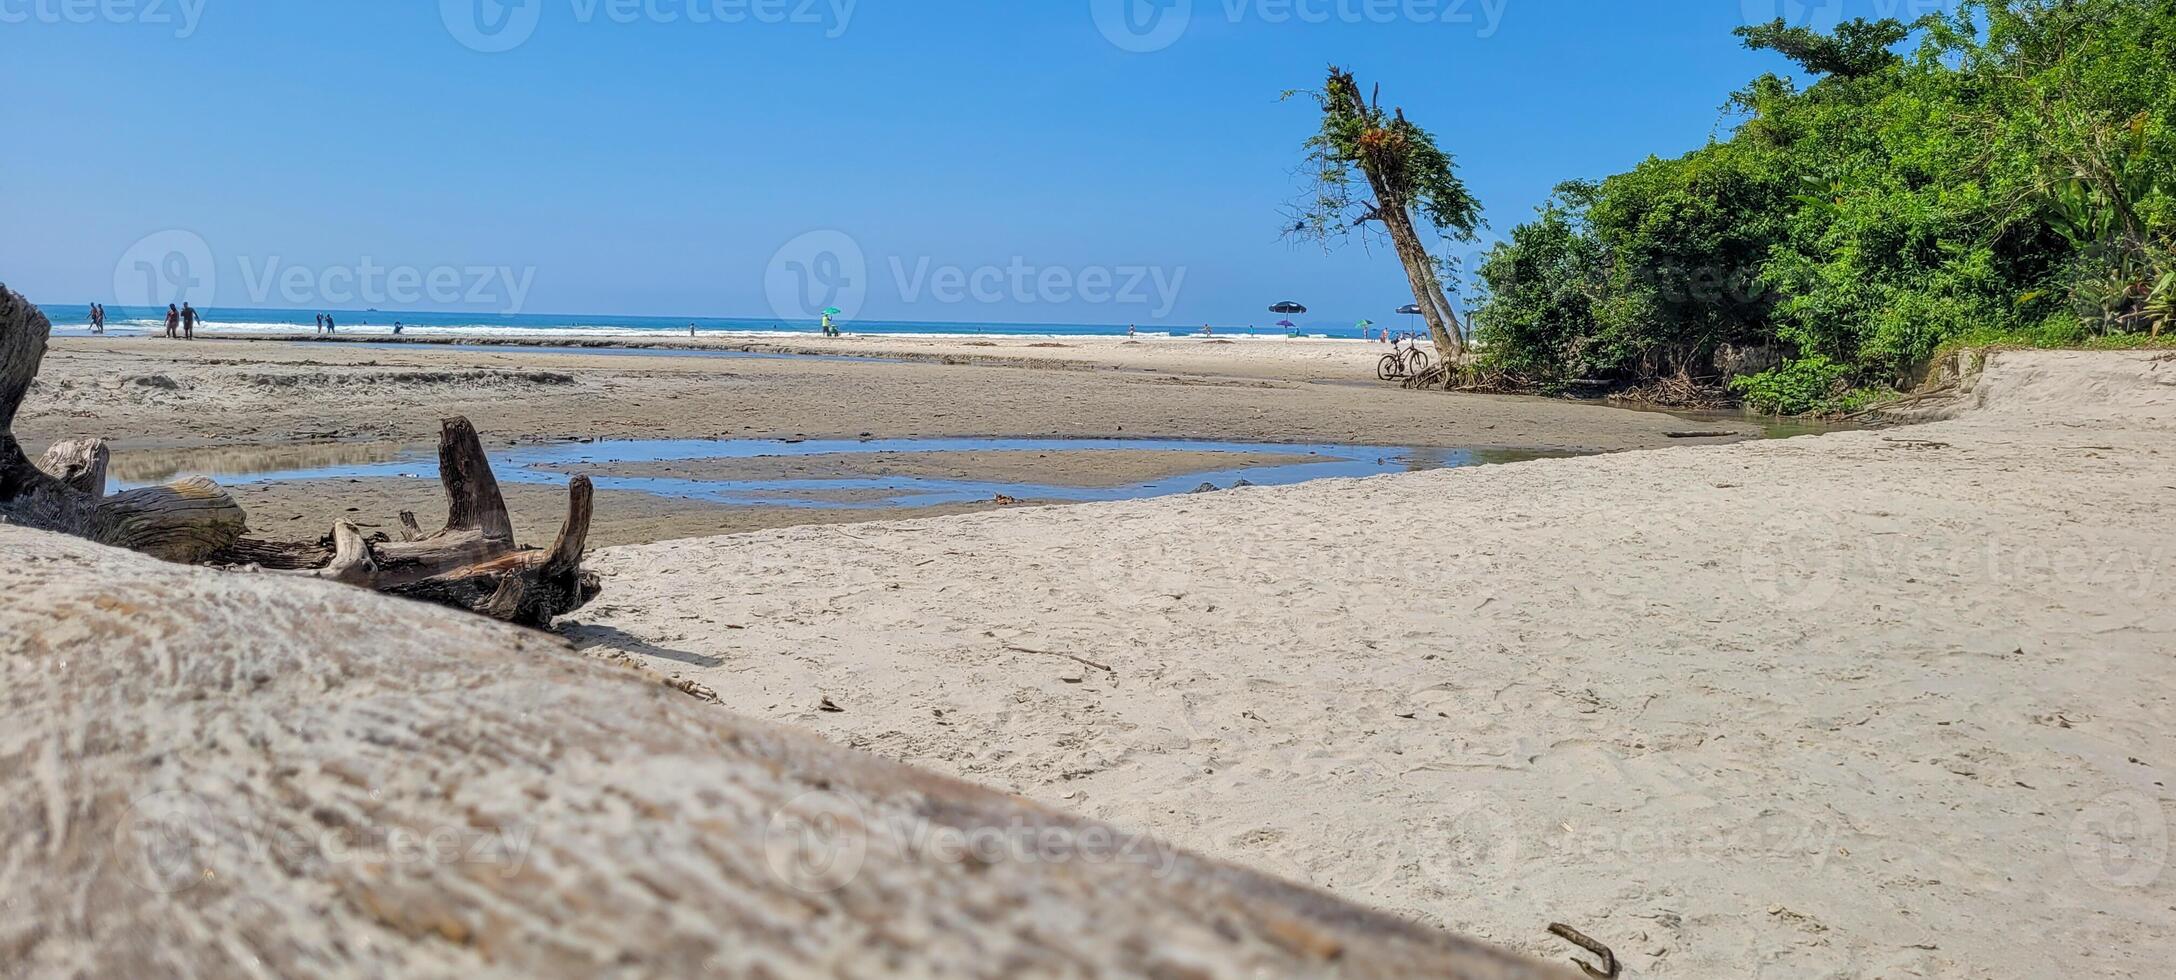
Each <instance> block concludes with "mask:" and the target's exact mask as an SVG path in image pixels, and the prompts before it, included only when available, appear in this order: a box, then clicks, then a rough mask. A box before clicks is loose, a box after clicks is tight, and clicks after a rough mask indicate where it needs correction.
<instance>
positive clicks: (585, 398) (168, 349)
mask: <svg viewBox="0 0 2176 980" xmlns="http://www.w3.org/2000/svg"><path fill="white" fill-rule="evenodd" d="M1326 345H1327V342H1310V343H1307V344H1304V345H1303V344H1301V343H1298V342H1296V343H1295V344H1294V345H1292V346H1291V347H1290V348H1289V349H1286V348H1282V347H1277V346H1274V345H1271V344H1266V343H1265V344H1259V345H1255V346H1253V347H1249V346H1248V345H1243V344H1235V345H1233V348H1235V349H1244V350H1246V351H1248V352H1249V353H1248V354H1247V356H1246V358H1245V359H1244V360H1241V359H1239V358H1238V357H1236V356H1233V357H1223V356H1219V357H1214V358H1207V359H1204V358H1202V357H1201V356H1199V353H1198V352H1196V351H1190V350H1189V349H1187V348H1182V347H1174V348H1171V349H1169V350H1166V349H1163V348H1157V347H1149V346H1147V345H1144V346H1143V348H1142V349H1140V350H1135V349H1131V348H1124V347H1122V346H1113V347H1111V348H1109V349H1108V350H1106V351H1105V353H1106V354H1107V355H1108V357H1110V358H1113V359H1122V360H1123V361H1124V363H1125V364H1127V365H1133V364H1135V363H1137V362H1138V363H1144V364H1146V363H1163V364H1165V367H1164V368H1163V369H1161V370H1148V369H1145V368H1137V367H1131V366H1128V367H1114V366H1108V365H1105V366H1095V365H1090V368H1091V369H1078V368H1081V363H1080V362H1071V361H1069V362H1064V363H1062V364H1050V365H1045V366H1042V367H1024V366H990V365H972V364H965V365H948V364H942V363H922V362H904V361H901V362H887V361H842V360H836V359H822V358H806V359H784V358H780V359H726V358H694V357H669V356H659V357H641V356H625V355H620V356H605V355H595V354H562V353H545V352H538V351H533V350H527V349H524V348H520V347H491V348H477V347H449V346H438V345H420V344H418V345H404V346H402V347H401V348H399V349H383V348H379V347H364V346H361V345H356V344H340V343H309V342H302V343H290V342H275V341H259V340H220V339H212V340H199V341H196V342H194V343H182V342H177V341H166V340H161V339H155V338H144V337H110V338H95V339H87V338H61V339H56V340H55V341H54V342H53V344H52V349H51V351H50V352H49V353H48V354H47V356H46V359H45V366H44V369H43V371H42V372H41V374H40V377H39V381H38V384H37V386H36V387H34V388H33V390H32V392H31V395H30V398H29V400H28V401H27V402H26V403H25V406H24V410H23V414H22V416H21V417H20V418H19V419H18V420H17V422H16V433H17V435H18V436H19V437H21V438H22V439H23V440H24V441H25V442H26V443H29V444H38V443H41V442H44V441H49V440H51V439H57V438H67V437H72V436H83V435H103V436H105V437H107V438H109V439H111V440H113V443H114V447H115V449H116V450H129V449H142V448H175V447H217V446H265V445H271V446H277V445H287V444H295V443H309V442H316V443H327V442H338V443H357V442H388V443H396V444H409V445H413V444H430V443H433V442H435V441H436V438H437V430H438V419H439V418H440V417H441V416H444V415H449V414H456V413H458V414H465V415H467V416H468V417H469V418H470V419H471V420H472V421H474V422H475V423H476V425H477V428H478V430H479V431H481V432H482V433H483V434H484V437H485V438H486V440H487V441H490V442H493V443H495V444H500V445H510V444H513V443H514V442H516V441H519V440H522V439H562V438H844V439H853V438H861V437H864V436H869V437H876V438H891V437H914V436H1021V437H1032V436H1090V437H1111V436H1129V437H1159V438H1203V439H1222V440H1237V441H1258V442H1289V443H1356V444H1363V445H1380V446H1427V447H1443V448H1501V449H1547V450H1564V451H1579V452H1609V451H1616V450H1625V449H1647V448H1655V447H1659V446H1665V445H1676V444H1679V442H1680V440H1675V439H1672V438H1670V437H1669V435H1668V434H1669V433H1672V432H1682V431H1685V430H1688V429H1692V430H1699V431H1722V432H1729V433H1732V438H1750V437H1753V436H1756V435H1758V434H1759V433H1760V432H1761V427H1760V426H1759V425H1757V424H1755V423H1752V422H1746V421H1740V422H1730V423H1718V422H1699V423H1688V422H1686V421H1685V420H1683V419H1679V418H1675V417H1673V416H1669V415H1662V414H1657V413H1651V412H1632V411H1623V410H1618V409H1612V408H1607V407H1602V406H1598V405H1593V404H1583V403H1574V402H1567V401H1559V400H1551V399H1542V398H1522V397H1511V396H1480V395H1444V394H1441V393H1432V392H1409V391H1403V390H1400V389H1398V388H1396V387H1394V386H1390V385H1385V384H1382V383H1379V382H1376V381H1374V380H1373V375H1372V367H1370V365H1371V364H1372V360H1371V357H1370V355H1371V354H1372V353H1374V352H1373V351H1371V350H1370V346H1371V345H1363V344H1359V343H1357V342H1354V343H1348V344H1345V345H1342V346H1343V347H1344V348H1348V349H1345V350H1338V351H1331V352H1324V351H1322V350H1318V349H1317V347H1319V346H1326ZM844 349H845V348H841V350H844ZM1061 353H1070V352H1065V351H1061ZM1326 362H1331V364H1329V365H1326ZM1113 363H1116V361H1115V360H1114V362H1113ZM1242 368H1243V369H1244V372H1245V373H1241V369H1242ZM1707 441H1725V440H1707Z"/></svg>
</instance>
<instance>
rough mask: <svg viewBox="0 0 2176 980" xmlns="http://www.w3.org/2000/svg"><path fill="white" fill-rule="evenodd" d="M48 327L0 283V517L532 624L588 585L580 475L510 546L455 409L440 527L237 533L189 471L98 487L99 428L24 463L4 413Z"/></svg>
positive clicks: (573, 603) (227, 508)
mask: <svg viewBox="0 0 2176 980" xmlns="http://www.w3.org/2000/svg"><path fill="white" fill-rule="evenodd" d="M51 331H52V325H51V323H49V322H48V321H47V320H46V318H45V315H44V314H43V313H41V312H39V310H38V308H37V307H36V306H33V305H31V303H30V302H29V301H28V300H26V299H24V298H23V297H22V296H21V295H20V294H17V293H15V292H14V291H12V290H9V289H8V288H7V287H6V286H5V285H0V520H4V521H5V522H7V523H12V524H21V525H25V526H28V527H34V528H38V529H40V530H47V531H57V532H60V533H63V534H71V535H74V536H76V537H81V538H88V539H90V540H92V541H96V542H99V543H100V544H107V545H113V546H116V547H121V548H126V549H128V550H131V551H138V552H142V553H144V554H147V555H151V556H153V557H156V558H164V559H166V560H168V561H174V562H182V563H185V564H217V565H227V566H255V567H259V568H265V569H274V570H282V571H300V572H308V573H310V574H313V575H316V576H318V577H321V578H328V579H332V580H335V581H339V582H343V583H346V584H349V585H354V586H359V587H363V588H368V589H374V590H377V591H380V592H386V593H390V594H393V595H398V596H403V597H405V598H410V599H417V600H421V601H425V602H435V603H439V604H441V605H448V606H453V607H455V608H460V609H467V610H469V611H472V612H477V613H481V614H483V615H486V616H491V617H493V618H495V619H501V620H505V621H507V622H513V623H520V624H522V625H526V626H535V627H540V628H541V627H546V626H549V625H551V621H552V619H553V618H554V617H556V616H558V615H560V614H562V613H566V612H569V611H572V610H574V609H577V608H579V607H581V606H582V605H583V604H585V603H587V602H588V601H589V600H590V599H592V598H594V597H595V596H596V594H597V590H598V583H597V578H596V576H594V575H591V574H589V573H587V572H584V571H583V570H582V568H581V561H582V552H583V550H584V547H585V546H586V544H587V539H588V535H589V523H590V510H591V507H592V505H593V501H594V494H593V493H592V492H591V489H590V485H589V481H588V480H587V479H586V478H583V477H576V478H575V479H574V480H573V483H572V485H571V486H570V487H569V492H568V507H567V519H566V523H565V525H564V526H563V527H562V528H561V529H560V532H559V535H558V537H557V538H556V539H555V540H554V542H553V545H552V547H551V548H550V549H548V550H541V551H540V550H535V549H524V548H522V547H521V546H520V545H519V544H518V543H517V542H516V541H515V539H514V528H513V522H512V520H511V519H510V518H509V517H508V516H507V511H506V502H505V500H504V498H503V497H502V496H501V495H500V492H499V483H498V480H497V478H496V477H494V476H493V475H492V473H491V462H490V459H489V457H487V456H486V455H485V454H484V449H483V444H482V442H481V440H479V439H478V438H477V435H476V430H475V427H474V426H471V425H470V424H469V422H468V420H467V419H461V418H454V419H447V420H446V421H445V425H444V429H443V432H442V433H441V438H440V443H439V461H440V474H439V476H440V480H441V482H443V483H444V485H445V488H446V496H447V500H448V506H447V519H446V527H445V529H444V530H441V531H439V532H438V533H436V534H431V535H407V536H404V537H408V538H410V540H403V541H398V542H395V541H383V540H377V541H374V540H369V539H366V538H364V537H363V535H362V532H361V531H360V530H359V529H357V528H355V527H354V526H353V525H348V524H342V525H340V526H337V527H335V528H334V529H333V530H332V531H331V532H330V533H329V534H327V535H326V536H325V537H324V538H323V539H321V540H318V541H307V542H286V543H283V542H271V541H260V540H255V539H249V538H245V537H243V535H244V533H245V531H246V528H247V520H246V515H244V514H243V512H242V508H241V507H240V506H239V505H237V504H236V503H235V502H234V499H233V498H232V497H231V496H229V495H228V494H227V492H226V491H225V490H223V489H221V488H220V487H219V485H218V484H216V483H213V482H212V481H210V480H206V479H204V478H202V477H191V478H188V479H184V480H180V481H177V482H175V483H173V484H170V485H167V486H163V487H144V488H140V489H136V490H129V491H126V492H123V493H119V494H114V495H112V496H107V495H106V493H105V487H106V464H107V459H108V452H107V448H106V445H105V443H104V442H103V441H101V440H96V439H72V440H68V441H65V442H61V443H58V444H56V445H54V446H53V447H52V448H51V449H49V450H47V451H46V454H45V459H44V465H43V466H42V467H41V466H39V465H36V464H33V463H32V462H31V461H30V458H29V457H28V455H27V454H25V453H24V452H23V449H22V447H21V446H20V445H19V444H17V442H16V440H15V436H14V423H15V414H16V412H17V411H18V410H19V408H20V407H21V405H22V400H23V397H24V396H25V395H26V394H28V392H29V390H30V383H31V381H32V379H34V378H35V377H36V376H37V373H38V366H39V362H40V361H42V360H43V359H44V356H45V346H46V339H47V336H48V335H49V334H50V333H51ZM410 520H411V523H412V518H411V519H410Z"/></svg>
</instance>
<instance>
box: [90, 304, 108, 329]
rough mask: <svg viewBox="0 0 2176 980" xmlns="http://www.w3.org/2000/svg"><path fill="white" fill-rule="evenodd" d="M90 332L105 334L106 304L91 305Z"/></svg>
mask: <svg viewBox="0 0 2176 980" xmlns="http://www.w3.org/2000/svg"><path fill="white" fill-rule="evenodd" d="M91 332H92V333H105V332H106V304H104V303H92V304H91Z"/></svg>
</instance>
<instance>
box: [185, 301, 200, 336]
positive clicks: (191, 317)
mask: <svg viewBox="0 0 2176 980" xmlns="http://www.w3.org/2000/svg"><path fill="white" fill-rule="evenodd" d="M197 319H198V318H197V315H196V307H194V306H190V305H189V304H187V303H183V304H181V337H182V339H183V340H195V339H196V321H197Z"/></svg>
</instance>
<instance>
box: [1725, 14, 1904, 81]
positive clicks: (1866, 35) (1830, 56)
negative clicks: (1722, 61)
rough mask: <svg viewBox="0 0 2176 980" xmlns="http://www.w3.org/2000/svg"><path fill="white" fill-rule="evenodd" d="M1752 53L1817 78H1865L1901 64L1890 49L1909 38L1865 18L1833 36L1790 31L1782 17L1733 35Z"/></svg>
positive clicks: (1898, 26)
mask: <svg viewBox="0 0 2176 980" xmlns="http://www.w3.org/2000/svg"><path fill="white" fill-rule="evenodd" d="M1735 33H1736V34H1737V35H1738V36H1739V37H1740V38H1743V39H1744V40H1745V46H1746V47H1748V48H1752V49H1753V50H1755V51H1764V50H1765V51H1774V52H1775V53H1777V54H1780V55H1782V56H1784V57H1786V58H1789V59H1791V60H1792V61H1795V62H1798V64H1799V65H1800V66H1802V67H1804V68H1805V69H1806V70H1807V71H1810V72H1813V73H1814V74H1816V75H1834V76H1837V77H1839V78H1864V77H1866V76H1868V75H1873V74H1877V73H1879V72H1881V71H1883V70H1884V69H1887V68H1890V67H1892V66H1894V65H1896V64H1898V63H1900V62H1902V61H1903V59H1902V58H1899V57H1897V55H1896V53H1895V52H1893V51H1891V50H1890V49H1891V48H1893V47H1895V46H1896V45H1897V43H1898V42H1900V41H1902V40H1904V39H1905V38H1906V37H1908V36H1910V34H1911V30H1910V28H1907V27H1905V26H1904V25H1903V24H1902V23H1899V22H1897V21H1894V20H1880V21H1869V20H1867V19H1865V18H1863V17H1862V18H1859V19H1858V20H1854V21H1850V22H1847V23H1843V24H1838V25H1837V26H1836V33H1835V34H1834V35H1826V34H1820V33H1817V32H1815V31H1813V30H1812V29H1810V28H1805V27H1792V26H1789V22H1788V21H1786V20H1784V19H1783V18H1781V17H1778V18H1776V19H1775V21H1774V22H1773V23H1768V24H1754V25H1749V26H1746V27H1740V28H1738V30H1737V31H1736V32H1735Z"/></svg>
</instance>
